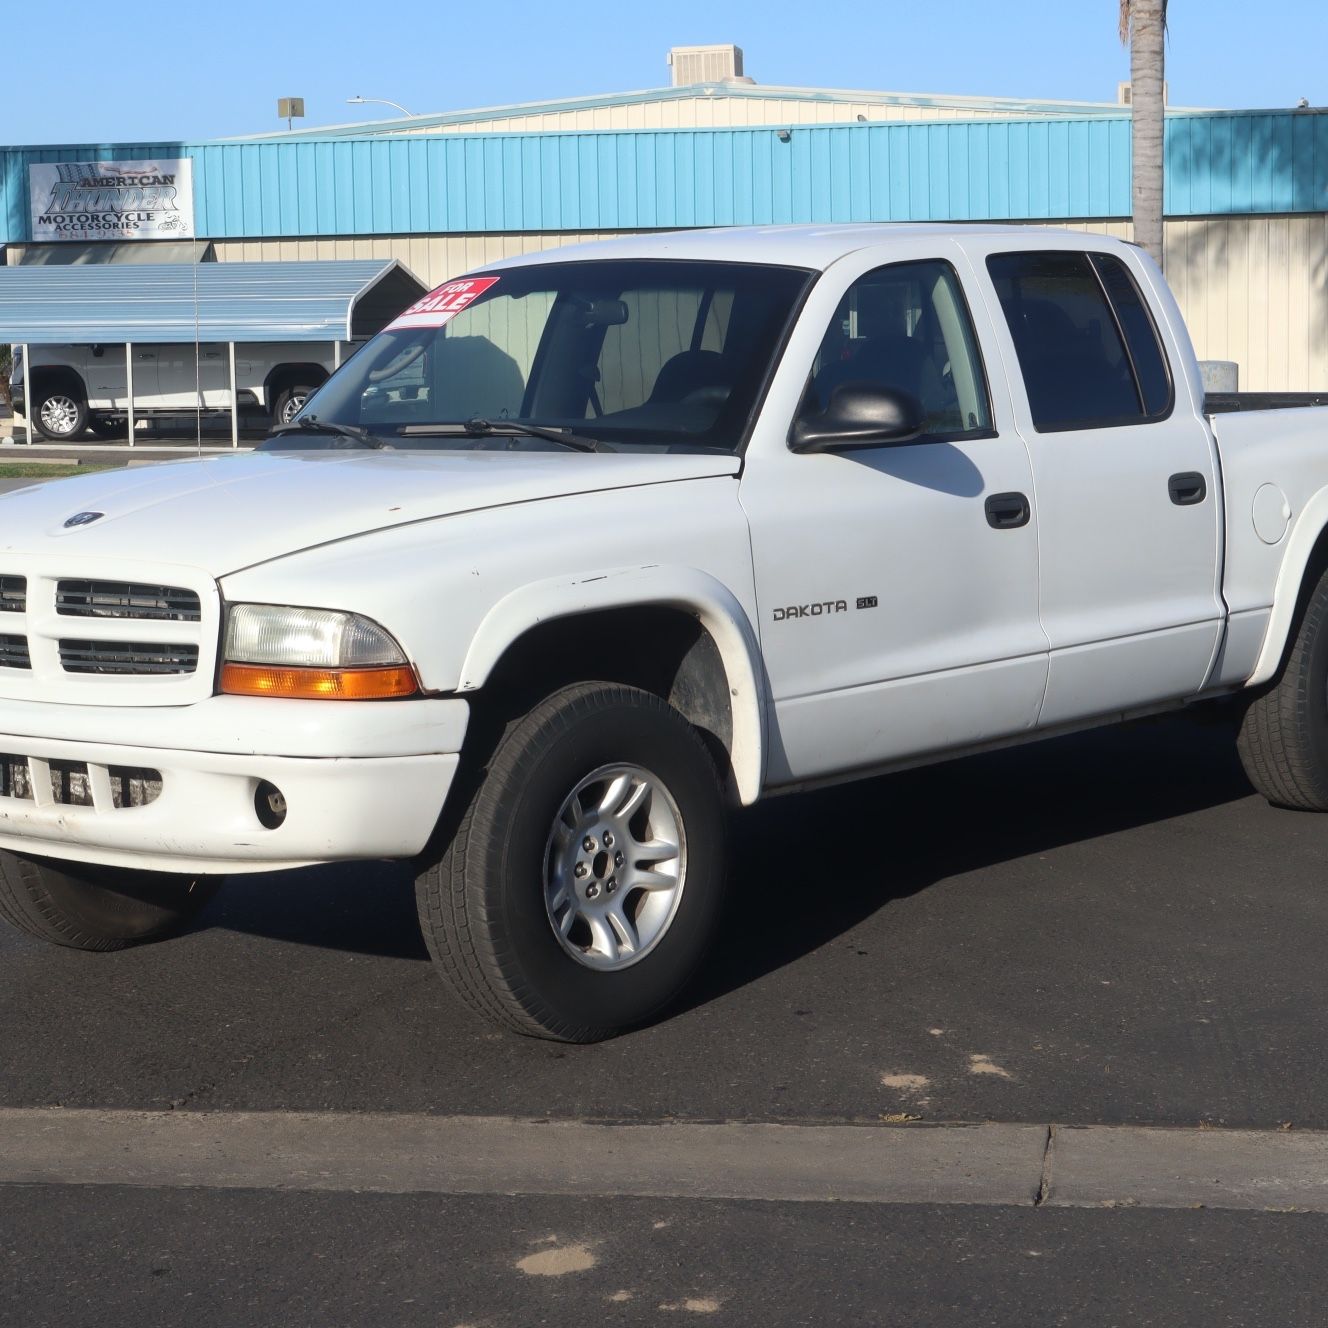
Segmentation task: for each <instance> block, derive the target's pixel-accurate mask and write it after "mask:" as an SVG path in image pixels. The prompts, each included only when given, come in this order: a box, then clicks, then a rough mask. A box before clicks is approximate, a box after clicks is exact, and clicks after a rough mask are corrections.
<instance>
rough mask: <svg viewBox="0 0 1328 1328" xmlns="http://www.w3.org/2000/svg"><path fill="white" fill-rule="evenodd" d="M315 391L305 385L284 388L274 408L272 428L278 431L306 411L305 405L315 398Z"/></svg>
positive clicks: (278, 395)
mask: <svg viewBox="0 0 1328 1328" xmlns="http://www.w3.org/2000/svg"><path fill="white" fill-rule="evenodd" d="M315 390H316V389H314V388H312V387H306V386H303V385H295V386H292V387H286V388H283V389H282V390H281V391H280V392H279V393H278V394H277V400H276V402H275V404H274V405H273V407H272V427H273V428H274V429H277V428H280V427H281V426H282V425H283V424H289V423H290V422H291V421H292V420H293V419H294V418H295V417H296V416H297V415H298V414H299V413H300V412H301V411H302V410H303V409H304V403H305V402H306V401H308V400H309V398H310V397H311V396H313V394H314V391H315Z"/></svg>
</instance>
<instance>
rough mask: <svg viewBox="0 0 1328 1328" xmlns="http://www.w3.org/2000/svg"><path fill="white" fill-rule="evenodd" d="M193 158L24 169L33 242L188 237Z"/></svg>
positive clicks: (191, 227) (74, 163)
mask: <svg viewBox="0 0 1328 1328" xmlns="http://www.w3.org/2000/svg"><path fill="white" fill-rule="evenodd" d="M192 165H193V163H192V162H190V161H188V160H167V161H59V162H43V163H40V164H38V165H33V166H29V167H28V185H29V192H28V196H29V198H30V199H31V200H32V237H31V238H32V240H33V241H34V242H37V241H41V240H162V239H172V240H187V239H191V238H192V237H193V234H194V179H193V173H192V171H191V169H190V168H191V166H192Z"/></svg>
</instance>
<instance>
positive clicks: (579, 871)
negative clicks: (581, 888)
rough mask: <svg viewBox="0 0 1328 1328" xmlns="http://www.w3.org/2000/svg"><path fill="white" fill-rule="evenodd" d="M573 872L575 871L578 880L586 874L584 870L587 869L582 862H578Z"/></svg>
mask: <svg viewBox="0 0 1328 1328" xmlns="http://www.w3.org/2000/svg"><path fill="white" fill-rule="evenodd" d="M574 870H575V872H576V875H577V879H578V880H579V879H580V878H581V877H582V876H584V875H585V874H586V870H587V868H586V864H585V863H584V862H578V863H577V864H576V867H575V868H574Z"/></svg>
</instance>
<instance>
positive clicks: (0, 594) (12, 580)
mask: <svg viewBox="0 0 1328 1328" xmlns="http://www.w3.org/2000/svg"><path fill="white" fill-rule="evenodd" d="M27 604H28V582H27V578H26V577H22V576H0V613H22V612H23V611H24V609H26V608H27Z"/></svg>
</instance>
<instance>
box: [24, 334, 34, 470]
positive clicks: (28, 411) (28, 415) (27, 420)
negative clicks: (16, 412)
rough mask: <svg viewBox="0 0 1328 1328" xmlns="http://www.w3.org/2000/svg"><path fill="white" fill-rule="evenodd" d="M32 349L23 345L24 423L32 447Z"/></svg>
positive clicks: (25, 344) (25, 343) (29, 444)
mask: <svg viewBox="0 0 1328 1328" xmlns="http://www.w3.org/2000/svg"><path fill="white" fill-rule="evenodd" d="M32 407H33V401H32V347H31V346H29V345H28V344H27V342H24V343H23V422H24V424H26V425H27V426H28V446H29V447H31V446H32Z"/></svg>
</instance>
